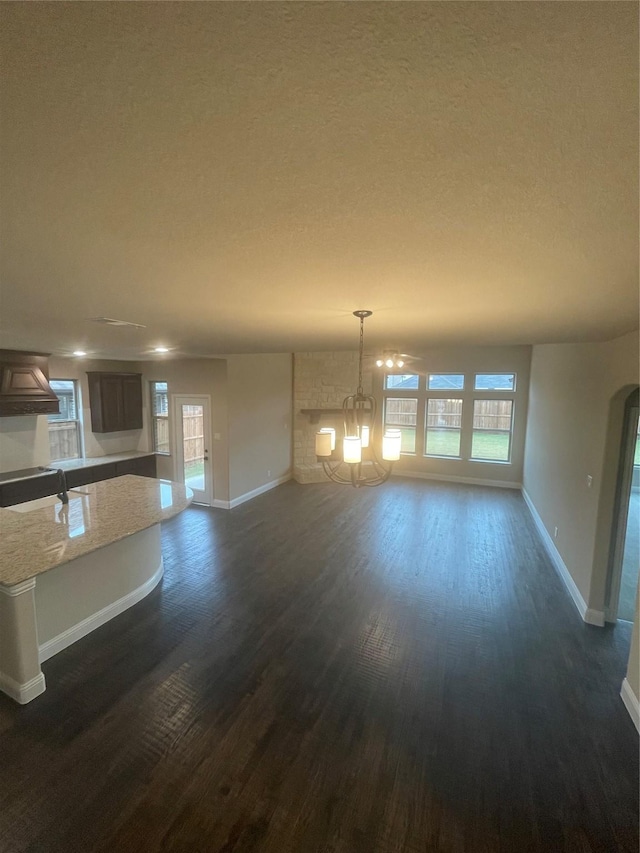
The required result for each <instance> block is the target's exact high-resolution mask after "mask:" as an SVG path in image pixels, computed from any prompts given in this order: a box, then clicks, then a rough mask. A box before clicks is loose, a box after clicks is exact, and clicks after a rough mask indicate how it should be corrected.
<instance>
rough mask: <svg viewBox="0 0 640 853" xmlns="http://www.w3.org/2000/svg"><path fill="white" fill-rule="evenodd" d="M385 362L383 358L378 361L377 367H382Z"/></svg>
mask: <svg viewBox="0 0 640 853" xmlns="http://www.w3.org/2000/svg"><path fill="white" fill-rule="evenodd" d="M383 364H384V361H383V360H382V359H381V358H377V359H376V367H382V365H383Z"/></svg>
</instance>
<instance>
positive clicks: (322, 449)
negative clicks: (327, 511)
mask: <svg viewBox="0 0 640 853" xmlns="http://www.w3.org/2000/svg"><path fill="white" fill-rule="evenodd" d="M372 313H373V312H372V311H354V312H353V315H354V317H358V318H359V320H360V350H359V356H358V387H357V389H356V393H355V394H349V395H348V396H347V397H345V398H344V400H343V401H342V416H343V420H344V436H343V438H342V456H340V455H339V454H338V453H337V452H336V431H335V429H334V428H333V427H325V428H323V429H321V430H320V431H319V432H317V433H316V457H317V458H318V459H319V460H320V461H321V462H322V468H323V470H324V473H325V474H326V475H327V477H329V479H330V480H333V482H334V483H341V484H343V485H347V486H349V485H350V486H355V487H356V488H359V487H360V486H380V485H382V483H385V482H386V481H387V480H388V479H389V477H390V475H391V469H392V468H393V463H394V462H397V461H398V459H400V445H401V443H402V434H401V432H400V430H399V429H387V430H386V432H385V433H384V435H383V436H382V447H381V448H380V449H381V456H382V460H381V459H380V456H379V455H378V450H377V448H376V442H375V429H376V411H377V406H376V401H375V397H373V396H372V395H371V394H365V393H364V391H363V388H362V360H363V356H364V321H365V319H366V318H367V317H370V316H371V315H372Z"/></svg>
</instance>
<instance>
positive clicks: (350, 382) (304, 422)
mask: <svg viewBox="0 0 640 853" xmlns="http://www.w3.org/2000/svg"><path fill="white" fill-rule="evenodd" d="M357 385H358V353H357V352H297V353H295V354H294V357H293V476H294V479H295V480H297V482H298V483H322V482H328V480H327V477H326V476H325V474H324V471H323V470H322V465H321V463H319V462H318V461H317V460H316V451H315V448H316V432H317V431H318V430H319V429H320V427H323V426H332V427H334V428H335V429H336V433H337V436H338V437H341V436H342V417H341V416H340V415H331V416H327V417H322V418H321V420H320V422H319V423H317V424H312V423H310V420H309V418H308V417H307V416H305V415H301V414H300V409H335V408H340V406H342V401H343V400H344V398H345V397H346V396H347V395H348V394H354V393H355V391H356V387H357ZM363 387H364V392H365V394H370V393H371V373H370V372H369V373H365V374H364V376H363Z"/></svg>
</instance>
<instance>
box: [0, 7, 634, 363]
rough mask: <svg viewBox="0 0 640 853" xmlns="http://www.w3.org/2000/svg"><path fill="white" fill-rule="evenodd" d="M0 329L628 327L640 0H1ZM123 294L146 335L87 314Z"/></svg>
mask: <svg viewBox="0 0 640 853" xmlns="http://www.w3.org/2000/svg"><path fill="white" fill-rule="evenodd" d="M0 24H1V40H2V41H1V59H2V73H3V84H2V95H1V106H2V127H1V131H2V138H1V146H2V147H1V149H0V154H1V157H0V164H1V167H2V175H1V181H2V183H1V190H2V193H1V199H0V214H1V226H2V232H1V237H2V270H1V276H2V278H1V287H2V291H1V302H0V324H1V325H0V334H1V340H0V342H1V344H2V345H3V346H5V347H12V348H23V349H24V348H36V349H40V350H51V351H54V352H57V353H61V354H63V353H66V352H69V351H70V350H71V349H73V348H76V347H80V346H82V347H84V348H85V349H87V350H89V351H90V352H91V353H92V354H95V355H99V356H100V355H104V356H114V357H120V358H127V357H134V356H135V357H138V356H140V355H144V353H145V352H148V350H149V349H150V348H151V347H152V346H153V345H156V344H159V343H163V344H168V345H170V346H172V347H174V348H175V350H174V351H175V352H177V353H181V354H185V355H202V354H214V353H225V352H260V351H289V350H316V349H333V348H336V349H345V348H353V347H354V346H355V345H356V343H357V321H356V320H355V319H354V318H353V317H352V316H351V311H353V310H354V309H356V308H369V309H372V310H373V311H374V316H373V317H372V318H371V319H370V320H369V321H368V324H367V339H368V344H369V347H368V348H371V347H397V348H399V349H404V350H407V349H408V350H419V349H420V348H421V347H424V346H426V345H430V344H464V343H480V344H484V343H486V344H501V343H522V344H528V343H536V342H547V341H573V340H603V339H608V338H612V337H615V336H616V335H619V334H623V333H624V332H626V331H628V330H630V329H633V328H636V327H637V325H638V165H637V164H638V5H637V4H636V3H622V2H617V3H597V2H594V3H587V2H584V3H583V2H576V3H515V2H514V3H502V2H498V3H467V2H462V3H457V2H444V3H435V2H433V3H431V2H421V3H341V2H331V3H297V2H286V3H259V2H253V3H61V4H58V3H4V4H0ZM101 315H102V316H109V317H116V318H120V319H125V320H130V321H132V322H135V323H142V324H145V325H146V326H147V329H145V330H142V331H132V330H124V329H113V328H105V327H101V326H97V325H93V324H90V323H88V322H87V321H86V318H89V317H96V316H101Z"/></svg>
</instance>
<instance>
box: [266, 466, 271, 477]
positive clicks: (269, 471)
mask: <svg viewBox="0 0 640 853" xmlns="http://www.w3.org/2000/svg"><path fill="white" fill-rule="evenodd" d="M270 476H271V468H267V477H270Z"/></svg>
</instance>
